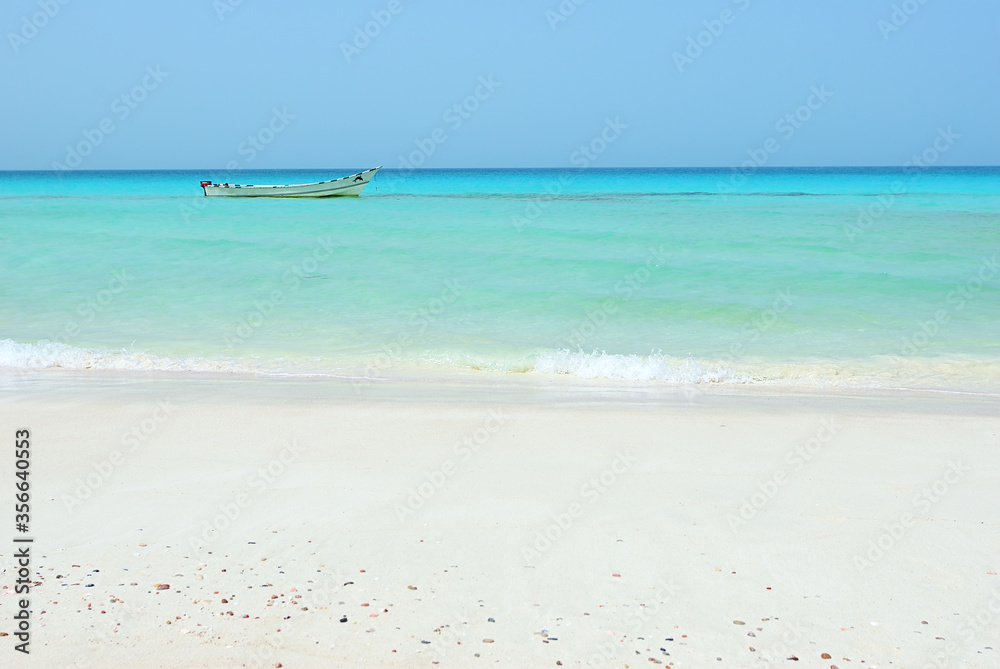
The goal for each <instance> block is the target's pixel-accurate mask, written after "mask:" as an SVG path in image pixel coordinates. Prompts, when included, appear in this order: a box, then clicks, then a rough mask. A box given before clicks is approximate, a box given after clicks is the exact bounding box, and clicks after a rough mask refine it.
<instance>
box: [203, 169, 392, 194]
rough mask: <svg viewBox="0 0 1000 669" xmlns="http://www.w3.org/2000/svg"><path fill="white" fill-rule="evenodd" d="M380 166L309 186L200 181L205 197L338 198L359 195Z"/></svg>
mask: <svg viewBox="0 0 1000 669" xmlns="http://www.w3.org/2000/svg"><path fill="white" fill-rule="evenodd" d="M380 169H382V167H381V166H379V167H375V168H372V169H370V170H365V171H364V172H358V173H357V174H352V175H351V176H348V177H341V178H340V179H333V180H331V181H320V182H318V183H311V184H291V185H285V186H278V185H276V186H255V185H251V184H228V183H227V184H216V183H211V182H208V181H202V182H201V187H202V189H203V190H204V191H205V195H206V196H207V197H339V196H344V195H361V191H363V190H364V189H365V186H367V185H368V184H369V183H370V182H371V180H372V179H374V178H375V174H376V173H377V172H378V171H379V170H380Z"/></svg>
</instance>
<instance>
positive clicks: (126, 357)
mask: <svg viewBox="0 0 1000 669" xmlns="http://www.w3.org/2000/svg"><path fill="white" fill-rule="evenodd" d="M3 367H8V368H15V369H71V370H85V369H95V370H121V371H125V370H135V371H157V372H167V371H170V372H186V371H191V372H234V373H240V372H242V373H246V372H253V371H256V370H255V369H254V368H253V367H251V366H249V365H247V364H245V363H240V362H238V361H235V360H226V359H219V360H210V359H206V358H186V359H185V358H182V359H174V358H166V357H162V356H156V355H148V354H146V353H141V352H136V351H128V350H125V349H122V350H120V351H99V350H96V349H87V348H78V347H76V346H70V345H69V344H63V343H61V342H54V341H49V340H42V341H40V342H38V343H37V344H26V343H21V342H15V341H12V340H10V339H4V340H2V341H0V368H3Z"/></svg>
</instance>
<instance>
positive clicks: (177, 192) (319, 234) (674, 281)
mask: <svg viewBox="0 0 1000 669" xmlns="http://www.w3.org/2000/svg"><path fill="white" fill-rule="evenodd" d="M366 167H370V166H367V165H362V166H358V169H363V168H366ZM352 171H357V170H351V169H343V170H340V169H337V170H328V171H322V172H316V171H244V172H240V173H237V174H219V173H216V172H211V171H207V170H206V171H185V172H181V171H155V172H130V171H118V172H64V173H51V172H6V173H0V368H16V369H23V368H64V369H118V370H132V369H134V370H174V371H191V372H201V371H222V372H250V373H258V374H292V375H298V374H320V375H337V376H350V377H354V378H367V377H393V376H413V375H416V376H418V377H428V378H430V377H435V376H438V375H442V374H445V375H447V374H449V373H451V372H455V371H464V372H468V373H474V374H482V375H484V378H487V379H488V378H490V377H489V376H488V375H502V374H521V373H526V374H535V375H540V374H563V375H571V376H576V377H586V378H597V379H608V380H613V381H615V382H626V383H662V384H680V383H685V384H687V383H721V384H775V385H809V386H813V385H818V386H829V385H838V386H862V387H883V388H934V389H948V390H967V391H974V392H987V393H1000V265H998V262H1000V168H961V169H944V168H942V169H934V168H931V169H919V170H912V169H911V170H903V169H772V170H758V171H756V172H754V173H753V174H741V173H738V172H735V171H733V170H728V169H718V170H712V169H698V170H679V169H615V170H603V169H586V170H417V171H412V172H406V171H402V170H390V169H386V170H383V171H382V172H380V173H379V175H378V176H377V178H376V179H375V181H374V182H373V183H372V184H371V185H370V186H369V187H368V189H367V190H366V191H365V192H364V194H363V195H362V196H361V197H360V198H333V199H320V200H295V199H222V198H218V199H217V198H205V197H203V196H202V194H201V189H200V187H199V185H198V182H199V181H200V180H202V179H207V178H213V179H215V180H219V181H228V182H231V183H301V182H309V181H319V180H323V179H328V178H334V177H337V176H343V175H346V174H348V173H350V172H352Z"/></svg>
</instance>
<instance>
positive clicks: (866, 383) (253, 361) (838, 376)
mask: <svg viewBox="0 0 1000 669" xmlns="http://www.w3.org/2000/svg"><path fill="white" fill-rule="evenodd" d="M4 368H6V369H20V370H42V369H66V370H112V371H140V372H209V373H228V374H260V375H280V376H328V377H341V378H368V377H369V376H372V378H375V377H378V378H386V379H391V378H395V377H412V376H416V377H420V376H422V375H423V373H428V372H429V373H430V374H431V376H433V377H437V376H439V375H440V374H441V373H443V374H445V375H447V374H448V373H449V370H451V371H454V372H462V371H468V370H475V371H478V372H482V373H484V374H513V373H529V374H559V375H566V376H569V377H576V378H581V379H595V380H601V379H607V380H610V381H617V382H625V383H630V382H631V383H640V384H646V383H649V384H667V385H688V384H725V385H751V384H752V385H778V386H821V387H850V388H887V389H888V388H899V389H907V388H909V389H939V390H965V391H971V392H985V393H989V394H997V393H1000V360H983V359H958V358H949V359H935V358H907V357H901V356H879V357H875V358H869V359H864V360H853V361H833V360H812V361H796V362H779V361H760V360H758V361H743V360H739V361H735V360H705V359H697V358H692V357H687V358H682V357H673V356H669V355H665V354H662V353H659V352H653V353H650V354H649V355H635V354H613V353H607V352H605V351H593V352H590V353H586V352H584V351H576V352H573V351H569V350H567V349H563V350H558V351H545V352H541V353H538V354H537V355H535V356H533V357H532V358H530V359H527V358H520V357H519V356H516V355H513V354H510V355H507V356H503V355H499V354H498V355H497V356H496V357H494V358H485V357H483V356H482V355H479V356H469V355H435V356H430V355H427V356H421V357H420V359H418V360H408V361H402V360H399V361H395V362H394V363H393V364H391V365H388V366H384V365H379V366H378V367H377V368H376V373H375V374H374V375H372V374H371V373H370V372H371V369H372V368H371V366H370V365H368V366H366V365H365V364H364V361H363V360H362V359H360V358H358V359H350V360H349V359H339V360H337V361H336V362H334V361H333V360H329V359H327V360H323V359H316V358H311V359H309V360H304V359H298V360H291V359H280V360H279V359H270V358H260V357H246V358H239V359H237V358H205V357H176V358H171V357H166V356H162V355H154V354H149V353H145V352H141V351H132V350H126V349H122V350H118V351H107V350H97V349H87V348H78V347H75V346H70V345H67V344H63V343H60V342H53V341H48V340H43V341H40V342H38V343H35V344H28V343H21V342H15V341H12V340H10V339H5V340H0V369H4ZM421 370H423V372H421Z"/></svg>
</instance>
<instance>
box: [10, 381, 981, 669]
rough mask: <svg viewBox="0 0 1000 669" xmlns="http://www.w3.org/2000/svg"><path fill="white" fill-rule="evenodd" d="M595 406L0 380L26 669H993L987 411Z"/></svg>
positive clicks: (422, 391)
mask: <svg viewBox="0 0 1000 669" xmlns="http://www.w3.org/2000/svg"><path fill="white" fill-rule="evenodd" d="M608 385H609V384H595V385H592V386H588V385H586V384H584V385H583V386H581V385H580V384H576V383H574V384H563V383H559V382H554V383H551V384H535V383H528V384H526V383H524V380H523V379H518V380H512V381H509V382H504V383H493V384H481V383H480V384H476V383H473V382H469V381H466V382H459V381H457V380H456V381H454V382H453V383H451V384H446V383H445V384H442V383H437V382H435V383H415V382H414V383H411V382H395V383H388V384H385V385H378V384H373V387H372V388H371V389H366V392H369V394H368V395H366V396H361V397H357V396H356V395H355V392H354V390H353V388H352V387H351V384H350V383H349V382H341V383H331V382H329V381H325V380H324V381H317V380H302V379H297V380H294V381H279V382H275V381H274V380H271V379H268V380H263V381H262V380H261V379H258V378H252V377H251V378H231V377H228V376H227V375H219V376H212V377H211V378H199V379H195V378H193V376H192V375H190V374H177V375H173V376H165V375H164V374H163V373H157V374H148V375H142V374H136V373H132V372H130V373H126V374H120V373H108V372H97V373H93V372H91V373H78V372H52V371H45V372H41V373H29V374H27V375H24V376H23V377H21V378H18V379H10V378H7V379H3V378H0V387H2V388H3V392H2V395H0V412H2V415H3V418H4V423H5V424H6V425H7V426H8V428H7V429H10V430H13V429H15V427H27V428H30V429H31V430H32V433H33V435H32V438H33V442H32V448H33V456H32V457H33V460H32V477H33V478H32V481H33V483H32V485H33V491H34V498H33V504H34V508H33V514H34V516H33V521H32V522H33V531H34V532H35V537H36V543H35V545H34V547H33V550H34V551H35V556H36V557H35V562H33V564H32V568H33V570H35V572H36V575H35V580H36V581H38V582H39V585H36V586H35V587H34V588H33V590H32V607H31V608H32V615H33V616H34V618H33V623H34V627H33V631H32V634H33V636H32V652H33V654H35V655H36V657H35V658H32V661H33V662H37V661H39V660H44V661H45V663H46V664H47V665H49V666H72V665H73V664H74V663H78V664H79V663H81V662H87V663H88V665H87V666H92V667H104V666H109V667H110V666H116V665H119V666H120V664H121V663H123V662H128V663H131V664H136V663H135V662H134V661H133V660H132V659H131V658H133V657H134V654H135V653H136V652H137V651H139V652H141V651H142V650H147V651H148V650H155V653H154V654H151V655H149V656H148V657H147V658H146V659H145V660H143V661H141V662H139V663H138V665H137V666H148V667H182V666H227V667H228V666H234V667H235V666H246V667H273V666H275V665H276V664H277V663H281V664H282V666H284V667H322V666H331V665H333V666H348V665H351V666H355V665H356V664H358V663H359V662H360V661H362V660H364V661H365V663H366V664H369V665H373V666H398V667H410V666H422V665H427V666H458V667H465V666H475V664H476V663H489V664H495V663H497V662H499V663H500V664H501V666H503V665H506V664H510V663H513V664H517V665H524V666H587V665H596V666H609V667H612V666H613V667H624V666H625V665H626V664H627V665H629V666H632V667H635V666H638V665H639V664H642V665H649V664H656V663H661V664H662V665H663V666H674V667H702V666H727V667H728V666H740V667H764V666H771V665H772V664H774V663H779V662H782V663H783V662H784V661H786V660H787V658H789V657H791V656H795V657H797V658H799V659H800V660H801V661H802V662H803V663H804V664H803V665H802V666H806V667H813V666H815V667H824V668H826V667H829V666H830V665H831V664H835V665H836V666H838V667H840V668H841V669H843V668H844V667H851V666H863V667H887V666H890V663H891V665H892V666H920V667H922V666H925V665H926V664H928V663H933V662H940V661H944V662H946V664H945V665H943V666H951V664H952V663H955V664H958V663H962V662H963V661H965V663H964V665H963V666H969V667H989V666H993V665H995V664H996V662H997V661H998V658H997V657H996V650H994V649H996V648H997V647H998V639H997V631H996V630H997V629H998V628H997V624H996V623H997V622H998V621H1000V615H998V614H996V613H994V610H995V609H996V606H997V604H1000V581H998V580H997V576H996V572H997V571H998V570H997V566H998V565H997V563H996V551H995V537H996V533H997V530H998V529H1000V511H998V510H997V507H996V504H995V503H994V501H995V484H996V478H997V472H998V471H1000V448H998V446H1000V417H998V416H1000V412H998V411H997V407H998V404H1000V402H998V401H997V399H996V398H992V397H968V396H955V395H942V394H937V393H933V394H927V393H912V392H905V393H887V392H883V391H878V392H850V393H822V394H817V393H773V392H771V393H768V392H766V389H763V388H753V389H750V388H738V389H732V388H724V389H718V388H713V389H711V391H712V392H701V393H700V394H699V395H697V396H695V397H693V398H690V397H685V395H684V393H683V389H681V388H670V389H664V388H655V389H639V390H637V389H635V388H634V387H633V388H628V389H622V388H615V387H611V388H610V389H609V388H608ZM611 385H613V384H611ZM374 386H378V387H374ZM716 390H718V391H719V392H714V391H716ZM747 391H748V392H747ZM9 461H10V460H9V458H7V459H5V461H4V462H2V463H0V472H9V471H10V470H11V465H10V464H8V463H9ZM4 478H5V479H6V480H7V481H10V480H11V479H10V474H9V473H8V474H7V475H5V476H4ZM8 485H9V483H8ZM928 491H929V492H928ZM11 545H12V544H9V543H6V542H5V543H4V544H3V546H2V547H0V554H2V555H0V566H2V567H3V568H4V569H5V570H6V571H5V572H4V576H3V585H4V586H10V585H11V583H10V578H9V576H10V574H11V573H13V571H12V568H13V551H12V550H10V546H11ZM133 584H134V585H133ZM158 585H169V588H164V589H157V586H158ZM88 586H92V587H88ZM0 593H2V594H0V607H2V609H3V610H4V611H7V610H8V609H9V607H10V605H11V603H12V600H13V597H12V596H11V590H9V589H5V590H0ZM994 600H995V601H994ZM43 612H44V613H43ZM230 612H232V613H231V614H230ZM984 616H985V619H984ZM2 619H5V620H7V621H8V622H7V623H2V622H0V632H10V631H12V630H11V629H10V622H9V621H10V620H11V617H10V616H7V614H6V613H3V614H2ZM343 619H346V622H341V620H343ZM491 619H492V622H491ZM924 621H926V623H925V622H924ZM279 630H280V631H279ZM487 640H488V641H487ZM425 642H426V643H425ZM661 649H663V650H661ZM751 649H752V650H751ZM637 653H638V654H637ZM823 653H826V654H828V655H830V656H831V658H832V659H824V658H822V654H823ZM718 657H721V658H722V660H721V661H719V660H717V659H716V658H718ZM862 660H864V664H862V663H861V661H862ZM434 662H437V663H439V664H438V665H433V664H432V663H434ZM557 662H561V665H557V664H556V663H557ZM13 666H29V665H28V664H27V663H26V662H21V660H20V658H18V657H15V658H14V664H13Z"/></svg>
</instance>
